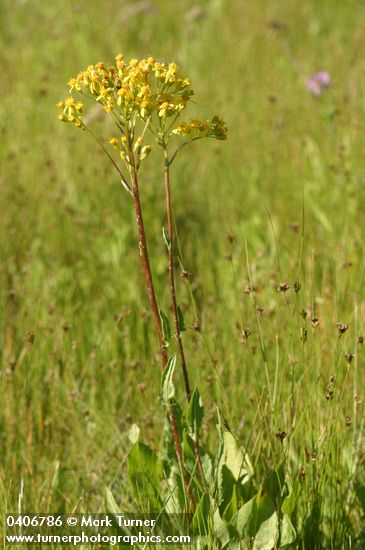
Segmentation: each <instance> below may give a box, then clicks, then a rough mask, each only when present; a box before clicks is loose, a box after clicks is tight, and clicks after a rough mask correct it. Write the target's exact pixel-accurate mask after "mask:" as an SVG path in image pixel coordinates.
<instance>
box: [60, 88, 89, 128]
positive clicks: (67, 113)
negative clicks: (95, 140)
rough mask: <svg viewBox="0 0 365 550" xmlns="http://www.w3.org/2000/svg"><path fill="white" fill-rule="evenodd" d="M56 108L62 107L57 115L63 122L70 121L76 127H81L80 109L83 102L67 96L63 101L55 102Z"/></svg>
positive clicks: (81, 109)
mask: <svg viewBox="0 0 365 550" xmlns="http://www.w3.org/2000/svg"><path fill="white" fill-rule="evenodd" d="M57 107H58V109H62V113H61V114H60V115H59V116H58V118H59V120H62V121H63V122H72V123H73V124H75V126H77V127H78V128H82V126H83V122H82V111H83V107H84V106H83V104H82V103H81V101H77V102H75V100H74V98H73V97H71V96H70V97H68V98H67V99H66V100H65V101H60V102H59V103H57Z"/></svg>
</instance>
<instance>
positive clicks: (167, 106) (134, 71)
mask: <svg viewBox="0 0 365 550" xmlns="http://www.w3.org/2000/svg"><path fill="white" fill-rule="evenodd" d="M68 84H69V86H70V91H72V90H77V91H79V92H82V93H85V92H86V93H88V94H90V95H91V96H92V97H93V98H94V99H95V100H96V101H98V102H99V103H101V104H102V105H103V107H104V109H105V110H106V111H107V112H111V111H113V110H117V111H122V113H123V115H124V116H127V117H130V116H131V115H132V114H137V115H138V116H140V117H141V118H143V119H145V118H147V117H148V116H150V115H151V114H152V113H153V112H157V113H158V116H159V117H161V118H166V117H170V116H172V115H174V114H176V113H179V112H180V111H182V110H183V109H184V108H185V106H186V103H187V101H188V100H189V99H190V97H191V96H192V95H193V91H192V89H191V88H190V80H189V79H188V78H186V77H183V76H181V75H180V70H179V67H178V66H177V65H176V64H175V63H169V64H165V63H159V62H157V61H156V60H155V59H154V58H153V57H147V58H145V59H141V60H137V59H131V60H130V61H129V63H125V61H124V57H123V56H122V55H121V54H119V55H117V56H116V58H115V65H113V66H111V67H106V66H105V65H104V63H101V62H100V63H97V64H96V65H89V67H87V69H86V70H84V71H81V72H80V73H79V74H78V75H77V76H76V77H75V78H72V79H71V80H69V82H68Z"/></svg>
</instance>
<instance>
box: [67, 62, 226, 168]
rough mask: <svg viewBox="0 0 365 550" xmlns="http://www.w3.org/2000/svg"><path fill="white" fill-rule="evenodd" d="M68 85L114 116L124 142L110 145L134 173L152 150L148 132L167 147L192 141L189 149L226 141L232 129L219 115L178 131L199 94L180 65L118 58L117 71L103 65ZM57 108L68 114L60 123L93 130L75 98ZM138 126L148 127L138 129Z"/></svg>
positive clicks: (197, 121)
mask: <svg viewBox="0 0 365 550" xmlns="http://www.w3.org/2000/svg"><path fill="white" fill-rule="evenodd" d="M68 85H69V88H70V93H71V92H78V93H79V94H81V95H82V96H83V97H85V98H90V99H92V100H94V101H96V102H97V103H99V104H100V105H102V106H103V108H104V109H105V111H106V112H107V113H109V114H110V115H111V117H112V118H113V120H114V122H115V123H116V125H117V127H118V130H119V132H120V134H121V137H120V138H118V139H117V138H116V137H112V138H110V140H109V144H110V145H112V146H113V147H114V148H115V149H116V150H117V151H118V153H119V155H120V157H121V159H122V160H123V161H124V162H125V163H126V165H127V167H128V169H129V168H130V167H131V166H132V165H133V164H134V165H135V166H136V167H137V168H138V167H139V163H140V161H141V160H143V159H144V158H146V156H147V155H148V154H149V152H150V150H151V148H150V146H149V145H144V144H143V141H144V138H145V134H146V131H147V130H148V131H150V132H151V133H152V134H153V136H154V138H155V139H156V141H157V143H158V145H160V146H163V147H166V144H167V141H168V138H169V137H171V136H173V135H177V136H183V137H187V141H186V142H185V143H184V144H183V145H185V144H187V143H190V141H193V140H195V139H200V138H205V137H210V138H215V139H226V135H227V127H226V125H225V123H224V121H223V120H222V119H221V118H219V117H217V116H215V117H213V118H212V120H211V121H202V120H197V119H193V120H191V121H190V122H183V123H180V125H178V126H177V124H178V122H177V120H178V118H179V115H180V113H181V112H182V111H183V110H184V109H185V107H186V105H187V103H188V101H189V100H190V99H191V97H192V95H193V93H194V92H193V90H192V88H191V83H190V80H189V79H188V78H187V77H185V76H183V75H182V74H181V72H180V69H179V67H178V66H177V65H176V63H160V62H158V61H156V60H155V59H154V58H153V57H146V58H144V59H140V60H138V59H131V60H130V61H129V62H126V61H125V60H124V57H123V55H122V54H118V55H117V56H116V57H115V63H114V64H113V65H112V66H106V65H105V64H104V63H102V62H99V63H96V65H89V66H88V67H87V68H86V69H85V70H84V71H81V72H80V73H79V74H78V75H77V76H76V77H75V78H72V79H71V80H69V82H68ZM57 107H58V108H59V109H61V110H62V114H60V115H59V119H60V120H62V121H64V122H71V123H73V124H75V126H77V127H79V128H83V129H85V130H88V128H87V126H86V125H85V123H84V122H83V120H82V113H83V103H82V102H80V101H75V100H74V98H73V97H72V96H70V97H68V98H67V99H66V100H65V101H61V102H60V103H58V104H57ZM169 119H170V120H169ZM138 126H142V128H141V129H140V130H138ZM139 134H140V137H137V136H138V135H139ZM94 137H95V136H94ZM175 156H176V155H175Z"/></svg>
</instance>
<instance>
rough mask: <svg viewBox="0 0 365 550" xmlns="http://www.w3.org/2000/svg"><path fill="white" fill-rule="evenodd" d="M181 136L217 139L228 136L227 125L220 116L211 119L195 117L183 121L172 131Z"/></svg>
mask: <svg viewBox="0 0 365 550" xmlns="http://www.w3.org/2000/svg"><path fill="white" fill-rule="evenodd" d="M171 133H172V134H176V135H179V136H190V137H192V138H194V137H198V138H203V137H211V138H215V139H226V138H227V126H226V125H225V123H224V121H223V119H221V118H220V117H218V116H215V117H213V118H212V120H211V121H209V120H206V121H203V120H198V119H193V120H191V121H190V122H182V123H181V124H179V126H177V127H176V128H174V129H173V130H172V132H171Z"/></svg>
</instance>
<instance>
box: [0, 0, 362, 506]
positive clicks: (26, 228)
mask: <svg viewBox="0 0 365 550" xmlns="http://www.w3.org/2000/svg"><path fill="white" fill-rule="evenodd" d="M0 18H1V25H0V29H1V30H0V33H1V34H0V36H1V49H0V59H1V73H2V75H3V81H2V82H3V85H2V91H1V98H2V99H1V103H0V121H1V122H0V126H1V142H0V163H1V173H0V211H1V224H0V254H1V256H0V257H1V265H0V276H1V303H0V319H1V329H2V330H1V340H0V353H1V371H0V391H1V410H0V495H1V496H2V497H3V498H1V500H2V501H3V502H5V508H6V509H8V510H12V509H16V508H17V506H18V504H17V503H18V496H19V491H20V488H21V486H22V484H23V485H24V490H23V496H22V499H23V500H22V506H23V509H25V510H26V509H27V510H32V511H37V510H40V511H42V512H46V511H52V512H56V511H61V510H67V511H71V510H72V509H79V510H82V509H92V510H93V511H99V510H101V509H102V506H103V504H102V502H103V487H105V486H109V487H111V488H112V489H113V491H114V494H115V496H116V499H117V500H118V501H122V502H124V501H125V500H124V499H128V493H127V492H126V491H127V489H126V488H125V453H126V450H127V449H128V448H129V446H130V443H129V441H128V438H127V435H126V434H127V431H128V429H129V427H130V425H131V424H132V423H134V422H135V423H137V424H139V426H140V427H141V429H142V433H143V438H144V440H146V441H148V442H150V443H151V444H153V445H155V446H157V447H158V442H159V439H160V433H161V428H162V425H163V411H162V409H161V407H160V405H159V403H158V399H157V396H158V388H159V362H158V357H157V356H156V351H157V346H156V341H155V333H154V329H153V324H152V320H151V318H150V316H149V314H148V312H147V308H148V304H147V299H146V293H145V290H144V286H143V281H142V277H141V273H140V267H139V258H138V254H137V253H136V246H137V236H136V229H135V223H134V217H133V208H132V203H131V201H130V199H129V197H128V195H127V194H126V193H124V192H123V190H122V189H121V186H120V184H119V182H118V179H117V178H116V177H115V173H114V172H113V169H112V167H111V165H110V164H109V162H108V160H107V159H106V158H105V157H104V156H103V153H102V152H101V151H99V150H98V148H97V145H96V144H95V143H94V142H92V141H91V140H90V139H89V137H88V136H87V135H86V134H84V133H82V132H80V131H78V130H76V129H74V128H73V127H69V126H68V125H64V124H60V123H59V122H58V120H57V114H58V113H57V109H56V107H55V104H56V102H57V101H59V100H60V99H63V98H64V97H65V96H66V95H67V93H68V90H67V86H66V82H67V80H68V79H69V78H71V77H72V76H74V75H75V74H77V73H78V72H79V71H80V70H81V69H82V68H84V67H86V66H87V65H89V64H91V63H95V62H97V61H99V60H102V61H105V62H106V63H107V64H108V63H112V62H113V59H114V56H115V54H117V53H118V52H122V53H124V54H125V56H126V58H127V59H128V58H132V57H144V56H146V55H148V54H151V55H153V56H155V57H156V58H157V59H160V60H166V61H176V62H177V63H178V64H179V66H181V67H182V68H183V71H184V73H185V74H186V75H188V76H189V77H190V78H191V80H192V83H193V88H194V91H195V97H194V104H193V106H192V108H191V111H190V113H189V114H190V115H191V116H193V115H194V114H198V116H200V117H203V118H204V117H207V118H209V117H210V116H211V115H213V114H216V113H218V114H220V115H222V116H223V117H224V118H225V120H226V121H227V124H228V127H229V138H228V140H227V142H213V143H211V142H209V143H198V144H197V145H195V146H193V147H191V148H186V149H184V150H183V152H182V153H181V155H180V156H179V158H178V159H177V161H176V163H174V166H173V172H172V179H173V196H174V197H173V198H174V202H175V216H176V223H177V227H178V231H179V238H180V242H181V247H182V250H183V256H184V264H185V267H186V269H187V270H188V271H189V273H190V281H191V289H192V292H193V295H194V298H195V301H196V307H197V311H195V309H194V306H193V304H192V302H191V299H190V294H189V289H188V288H187V287H186V285H185V284H184V281H183V280H179V282H178V287H179V288H178V293H179V300H180V303H181V304H182V307H183V309H184V312H185V316H186V323H187V325H188V327H189V330H188V331H187V333H186V335H185V337H184V338H185V342H186V346H187V355H188V363H189V370H190V372H191V376H192V379H193V380H194V383H198V384H199V386H200V390H201V394H202V395H203V398H204V402H205V405H206V411H207V420H206V425H205V437H206V438H208V439H209V438H211V439H212V444H214V424H215V421H214V419H213V418H214V414H215V404H216V403H218V404H219V405H220V406H221V407H223V410H224V414H225V416H226V418H227V421H228V422H229V425H230V426H231V429H232V431H234V432H235V433H236V434H237V435H238V437H239V438H240V439H241V441H242V442H247V441H249V452H250V453H251V455H252V457H253V461H254V463H255V466H256V467H257V469H258V471H259V472H260V471H261V470H262V471H264V470H265V468H266V466H267V465H268V463H270V461H271V459H272V456H274V455H275V453H276V452H280V451H279V450H278V449H279V447H277V446H279V445H280V444H279V442H278V441H277V440H276V439H275V437H274V436H273V432H274V431H275V430H276V429H278V427H281V428H282V429H285V431H286V432H287V433H288V434H289V435H290V437H291V440H290V453H292V455H290V457H291V458H290V460H291V464H292V466H293V468H294V470H295V469H297V470H298V469H299V468H300V467H301V462H302V461H303V460H304V459H303V456H305V449H307V448H308V449H312V448H313V447H314V446H316V445H317V443H318V441H320V436H321V434H323V430H325V427H326V423H327V419H328V414H329V409H328V406H329V405H328V402H327V401H326V399H325V393H326V386H327V384H328V380H329V377H330V376H331V375H336V382H337V381H338V387H339V388H341V390H339V394H338V395H337V397H336V399H337V401H336V407H337V406H338V410H337V409H336V410H337V413H336V414H337V415H336V420H337V419H338V425H336V430H339V431H338V433H339V437H340V438H341V440H343V445H344V446H346V445H347V444H348V445H349V448H350V449H352V451H354V449H356V453H357V454H356V453H355V451H354V452H352V451H349V452H350V456H351V457H354V456H355V455H356V460H359V461H360V464H361V460H363V458H362V459H361V456H362V457H363V454H361V448H363V447H361V441H362V439H361V437H362V436H361V433H362V429H363V421H364V415H363V407H362V405H361V404H360V403H358V402H359V401H360V397H361V395H360V394H361V390H362V389H363V382H364V375H363V369H364V351H363V350H362V347H361V344H358V337H359V336H361V335H362V333H363V332H364V333H365V328H364V314H365V290H364V246H365V245H364V229H363V227H364V225H363V213H364V207H365V155H364V138H363V125H364V114H365V113H364V86H365V77H364V74H365V56H364V51H365V34H364V25H365V11H364V5H363V3H362V2H355V1H352V0H346V1H343V2H337V1H335V0H332V1H331V0H320V1H318V0H305V1H303V2H298V1H295V0H287V1H286V2H282V1H280V0H273V1H270V2H267V1H266V0H256V1H255V2H248V1H247V2H246V1H242V0H205V1H200V2H198V1H196V0H195V1H189V0H186V1H177V2H171V1H168V0H160V1H158V0H155V1H135V2H127V1H123V0H100V1H97V0H88V1H86V0H81V1H78V2H77V1H71V0H64V1H62V2H61V1H60V0H50V1H49V2H45V1H43V0H33V1H28V0H2V1H1V2H0ZM318 70H326V71H328V72H329V73H330V74H331V77H332V86H331V87H330V88H329V89H328V90H327V91H326V92H324V93H323V94H322V95H321V96H320V97H319V98H315V97H313V96H312V95H311V94H310V92H309V91H308V90H307V88H306V79H307V78H308V77H309V76H311V74H312V73H314V72H315V71H318ZM90 125H91V124H90ZM92 126H93V128H94V131H95V132H96V133H98V135H100V136H101V137H103V138H107V137H108V136H110V135H111V132H112V130H111V127H110V123H109V121H108V119H107V118H106V117H98V116H95V120H93V121H92ZM141 182H142V183H141V193H142V200H143V207H144V210H145V222H146V227H147V231H148V239H149V244H150V249H151V257H152V263H153V272H154V276H155V280H156V286H157V290H158V295H159V299H160V302H161V304H162V306H163V307H164V308H165V309H167V308H168V287H167V286H166V284H165V276H166V255H165V249H164V245H163V240H162V234H161V228H162V226H163V224H164V223H165V214H164V196H163V185H162V179H161V158H160V157H159V152H157V151H156V152H155V154H153V155H151V157H149V159H148V161H146V164H145V166H144V167H143V170H142V174H141ZM284 281H288V284H289V285H290V289H289V290H288V292H286V293H280V292H278V291H277V286H278V285H279V284H280V283H282V282H284ZM294 281H299V282H300V283H301V290H300V292H298V293H295V292H294V289H293V285H294ZM252 288H253V289H254V291H252ZM303 309H304V310H305V311H306V312H307V319H305V318H304V316H303V315H301V311H302V310H303ZM311 318H318V320H319V325H318V326H316V322H315V321H313V322H312V321H311ZM197 321H199V323H200V324H201V328H202V330H201V332H198V331H197V330H194V328H193V326H194V325H195V323H196V322H197ZM341 321H342V322H346V323H348V324H349V325H350V329H349V331H347V332H346V334H345V335H344V336H343V337H341V338H338V329H337V327H336V323H338V322H341ZM303 328H304V329H305V330H307V331H308V336H307V342H305V343H303V338H302V339H301V337H303V330H302V329H303ZM247 329H249V331H250V333H251V335H250V336H249V338H247V339H246V338H245V337H244V336H242V331H244V330H247ZM246 334H247V333H246ZM346 352H349V353H351V354H353V355H354V359H353V361H352V363H351V367H349V366H346V361H345V358H344V354H345V353H346ZM270 396H271V399H270ZM273 396H274V402H272V397H273ZM355 396H356V397H355ZM269 401H270V403H271V405H270V406H269V405H268V403H269ZM355 402H356V403H355ZM346 416H349V417H351V422H352V426H351V429H350V430H346V429H345V417H346ZM341 430H342V431H341ZM359 453H360V454H359ZM354 460H355V459H354ZM344 482H345V485H346V483H347V482H346V479H345V480H344ZM347 485H348V483H347Z"/></svg>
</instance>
